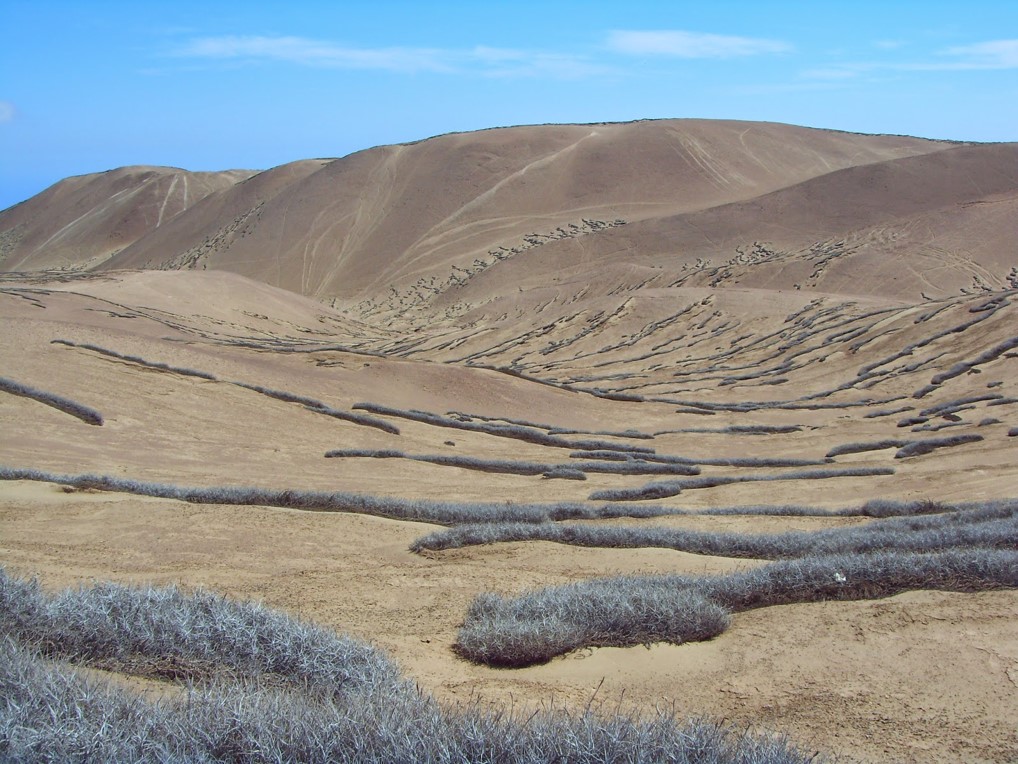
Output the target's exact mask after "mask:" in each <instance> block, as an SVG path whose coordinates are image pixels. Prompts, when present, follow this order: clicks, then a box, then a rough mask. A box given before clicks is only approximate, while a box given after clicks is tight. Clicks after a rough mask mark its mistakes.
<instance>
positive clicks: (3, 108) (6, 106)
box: [0, 101, 14, 125]
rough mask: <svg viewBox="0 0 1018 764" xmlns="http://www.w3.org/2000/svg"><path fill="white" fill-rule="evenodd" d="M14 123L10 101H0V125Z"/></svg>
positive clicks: (12, 106)
mask: <svg viewBox="0 0 1018 764" xmlns="http://www.w3.org/2000/svg"><path fill="white" fill-rule="evenodd" d="M13 121H14V104H12V103H11V102H10V101H0V125H2V124H4V123H7V122H13Z"/></svg>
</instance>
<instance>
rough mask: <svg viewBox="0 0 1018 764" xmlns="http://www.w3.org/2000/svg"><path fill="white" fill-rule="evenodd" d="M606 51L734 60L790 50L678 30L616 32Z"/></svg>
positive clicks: (784, 46) (755, 40) (761, 40)
mask: <svg viewBox="0 0 1018 764" xmlns="http://www.w3.org/2000/svg"><path fill="white" fill-rule="evenodd" d="M608 48H609V49H610V50H613V51H615V52H616V53H625V54H627V55H634V56H668V57H672V58H737V57H742V56H757V55H761V54H766V53H784V52H786V51H789V50H791V46H790V45H788V44H787V43H784V42H782V41H780V40H768V39H764V38H760V37H735V36H732V35H720V34H705V33H702V32H687V31H684V30H681V29H659V30H646V31H638V30H615V31H613V32H611V33H610V34H609V35H608Z"/></svg>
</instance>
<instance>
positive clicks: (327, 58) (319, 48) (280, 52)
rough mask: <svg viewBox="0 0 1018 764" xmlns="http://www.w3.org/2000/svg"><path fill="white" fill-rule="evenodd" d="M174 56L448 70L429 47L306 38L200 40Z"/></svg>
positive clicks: (185, 46)
mask: <svg viewBox="0 0 1018 764" xmlns="http://www.w3.org/2000/svg"><path fill="white" fill-rule="evenodd" d="M175 55H177V56H180V57H183V58H204V59H219V60H245V61H259V60H261V61H285V62H289V63H293V64H301V65H304V66H319V67H334V68H340V69H383V70H388V71H399V72H416V71H448V70H449V69H450V65H449V62H448V61H447V60H445V59H447V56H446V55H445V54H443V52H442V51H439V50H433V49H430V48H398V47H392V48H354V47H348V46H344V45H337V44H335V43H331V42H325V41H320V40H310V39H308V38H306V37H262V36H233V35H229V36H224V37H198V38H195V39H192V40H191V41H190V42H188V43H187V44H186V45H184V46H182V47H180V48H178V49H177V50H176V51H175Z"/></svg>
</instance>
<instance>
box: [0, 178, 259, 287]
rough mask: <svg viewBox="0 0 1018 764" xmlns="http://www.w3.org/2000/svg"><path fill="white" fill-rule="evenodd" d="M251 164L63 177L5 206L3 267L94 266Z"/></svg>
mask: <svg viewBox="0 0 1018 764" xmlns="http://www.w3.org/2000/svg"><path fill="white" fill-rule="evenodd" d="M250 175H251V173H250V172H248V171H243V170H233V171H229V172H187V171H186V170H178V169H176V168H172V167H122V168H120V169H117V170H110V171H109V172H101V173H94V174H91V175H79V176H76V177H73V178H67V179H66V180H62V181H60V182H59V183H57V184H56V185H54V186H51V187H50V188H48V189H46V190H45V191H43V192H42V193H41V194H38V195H37V196H34V197H32V198H31V199H28V200H27V201H24V202H22V203H21V204H17V205H15V206H13V207H11V208H9V209H6V210H4V211H3V212H0V268H2V269H3V270H6V271H26V270H46V269H56V268H61V269H73V270H89V269H91V268H95V267H97V266H98V265H100V264H101V263H103V262H105V261H106V260H108V259H109V258H110V257H112V256H114V255H115V254H116V253H117V252H120V251H121V250H123V249H124V248H125V247H128V246H130V245H131V244H133V243H134V242H135V241H137V240H138V239H140V238H142V237H143V236H145V235H146V234H148V233H150V232H151V231H154V230H155V229H157V228H159V226H161V225H163V224H164V223H166V222H168V221H169V220H171V219H172V218H173V217H175V216H176V215H179V214H180V213H181V212H183V211H184V210H186V209H188V208H189V207H190V206H192V205H193V204H195V203H197V202H199V201H201V200H202V199H203V198H205V197H206V196H208V195H209V194H212V193H215V192H216V191H221V190H223V189H226V188H229V187H230V186H232V185H233V184H235V183H237V182H238V181H240V180H243V179H244V178H246V177H249V176H250Z"/></svg>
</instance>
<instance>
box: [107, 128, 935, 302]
mask: <svg viewBox="0 0 1018 764" xmlns="http://www.w3.org/2000/svg"><path fill="white" fill-rule="evenodd" d="M948 145H949V144H944V143H936V142H931V141H923V140H919V139H913V138H900V137H882V136H861V135H853V134H848V133H836V132H831V131H822V130H808V129H804V128H796V127H790V126H787V125H774V124H765V123H742V122H717V121H703V120H662V121H652V122H636V123H627V124H609V125H565V126H536V127H520V128H506V129H499V130H488V131H481V132H476V133H464V134H455V135H447V136H441V137H438V138H432V139H430V140H426V141H421V142H419V143H415V144H411V145H404V146H388V147H382V148H378V149H371V150H370V151H365V152H360V153H358V154H354V155H351V156H349V157H346V158H344V159H341V160H336V161H334V162H331V163H329V164H326V165H324V166H323V167H321V169H320V170H318V171H317V172H313V173H311V174H308V175H306V176H303V177H298V178H295V179H294V182H293V183H292V184H291V185H290V186H288V187H287V188H286V189H285V191H280V192H278V193H272V194H268V193H267V194H263V195H251V194H248V192H247V189H246V188H244V187H243V186H238V187H236V188H235V189H233V190H232V191H231V192H230V193H231V194H234V195H244V196H245V201H244V203H242V204H237V203H234V202H232V201H226V200H225V199H224V198H220V197H217V198H216V200H214V204H216V205H225V206H228V208H229V212H228V213H227V214H225V215H219V214H216V215H211V214H209V209H208V208H210V207H212V206H213V200H209V203H208V204H207V205H205V206H204V207H205V208H204V209H203V208H202V207H199V208H196V209H195V210H192V211H191V213H189V214H188V215H186V216H182V217H180V218H179V219H177V220H175V221H174V222H173V226H172V228H166V229H164V230H163V231H161V232H159V234H157V235H154V236H152V237H150V238H147V239H145V240H143V241H139V242H137V243H136V244H135V245H134V246H132V247H130V248H127V249H125V250H124V252H122V253H121V254H120V255H119V256H118V257H117V258H115V259H113V260H111V261H110V262H108V263H107V264H106V265H105V266H104V267H106V268H122V267H127V268H138V267H161V266H163V265H166V266H170V267H178V266H179V264H180V257H181V252H184V251H186V252H188V253H197V254H196V257H191V258H185V261H186V262H185V264H186V265H187V266H188V267H198V268H212V269H222V270H230V271H234V272H237V273H241V274H243V275H246V276H249V277H251V278H255V279H258V280H260V281H265V282H267V283H270V284H273V285H275V286H281V287H283V288H285V289H289V290H291V291H296V292H300V293H302V294H308V295H312V296H316V297H320V298H333V297H341V298H345V299H352V298H358V299H363V298H378V297H384V296H385V294H386V293H387V291H388V289H389V287H390V286H395V288H396V289H405V288H408V287H410V286H411V285H413V284H414V283H415V282H420V283H428V284H430V283H431V282H432V281H435V282H441V281H444V280H446V279H448V278H449V276H450V274H451V273H454V271H453V270H452V269H453V267H454V266H455V267H461V268H462V267H466V268H469V267H470V266H471V264H472V262H473V261H474V260H475V259H481V260H485V259H486V260H491V258H492V256H491V255H490V254H489V252H490V251H492V250H497V249H498V248H499V247H503V246H504V247H506V248H510V249H511V248H512V247H513V246H514V245H515V244H516V243H518V242H520V240H521V239H522V238H523V237H525V236H526V235H528V234H532V233H536V234H552V235H555V234H556V229H558V228H562V229H563V230H564V231H573V232H575V233H577V234H578V235H583V234H584V233H587V232H589V231H590V230H591V225H590V223H589V222H584V221H596V222H595V223H594V227H595V229H596V227H597V226H598V225H602V224H604V223H611V222H614V221H616V220H626V221H637V220H643V219H648V218H654V217H660V216H663V215H674V214H677V213H680V212H688V211H691V210H702V209H706V208H709V207H713V206H716V205H719V204H727V203H731V202H733V201H737V200H744V199H748V198H752V197H755V196H758V195H760V194H764V193H767V192H770V191H773V190H775V189H779V188H784V187H787V186H790V185H794V184H796V183H799V182H802V181H803V180H806V179H808V178H812V177H815V176H817V175H821V174H825V173H828V172H831V171H833V170H837V169H841V168H845V167H851V166H856V165H860V164H866V163H872V162H880V161H885V160H888V159H895V158H899V157H903V156H912V155H915V154H921V153H927V152H932V151H940V150H943V149H944V148H946V147H947V146H948ZM245 185H246V184H245ZM241 221H242V222H241ZM238 226H239V228H238ZM572 226H575V228H572ZM241 229H242V235H237V233H238V232H240V231H241ZM210 241H211V242H214V245H213V246H208V245H207V244H206V242H210Z"/></svg>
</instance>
